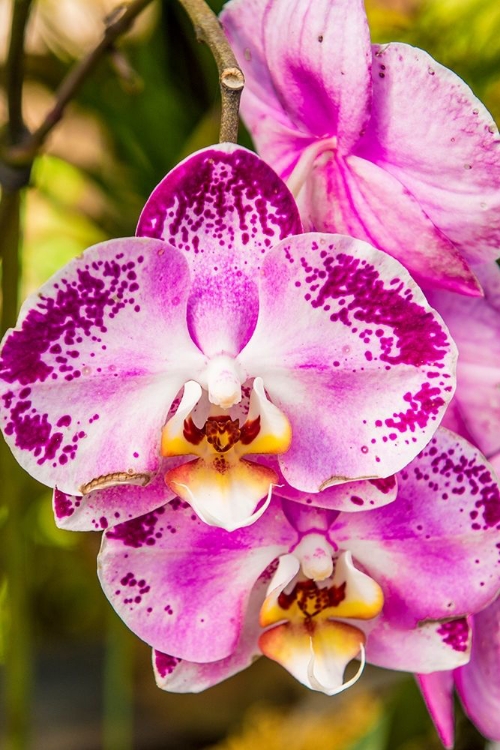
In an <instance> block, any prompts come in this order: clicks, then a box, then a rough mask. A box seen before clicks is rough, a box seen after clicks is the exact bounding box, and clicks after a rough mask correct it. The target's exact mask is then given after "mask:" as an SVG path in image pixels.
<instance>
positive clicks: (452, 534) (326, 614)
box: [99, 429, 500, 695]
mask: <svg viewBox="0 0 500 750" xmlns="http://www.w3.org/2000/svg"><path fill="white" fill-rule="evenodd" d="M398 488H399V489H398V496H397V498H396V500H394V501H393V502H391V503H389V504H387V505H385V506H383V507H379V508H376V509H373V510H368V511H364V510H361V511H359V512H357V513H351V512H347V513H343V512H340V513H339V512H338V511H332V510H328V509H321V508H313V507H307V504H306V503H296V502H294V501H291V500H286V499H282V498H280V497H279V496H278V495H277V494H276V493H275V495H274V497H273V500H272V502H271V504H270V507H269V508H268V511H267V512H266V513H265V514H264V515H263V516H262V517H261V518H259V519H258V520H257V521H256V522H255V523H254V524H253V525H252V526H250V527H248V528H245V529H239V530H238V531H235V532H233V533H231V534H229V533H227V532H226V531H224V530H221V529H216V528H213V527H210V526H207V525H204V524H202V523H200V520H199V518H198V517H197V516H196V514H194V513H193V511H192V509H191V508H190V507H189V505H188V504H187V503H185V502H184V501H181V500H180V499H176V500H174V501H172V502H171V503H169V504H167V505H166V506H164V507H162V508H159V509H157V510H156V511H153V512H152V513H149V514H147V515H145V516H143V517H141V518H138V519H135V520H132V521H127V522H124V523H122V524H119V525H117V526H115V527H114V528H112V529H108V530H107V531H106V532H105V534H104V538H103V545H102V548H101V552H100V555H99V577H100V580H101V584H102V586H103V589H104V591H105V593H106V595H107V597H108V598H109V600H110V601H111V603H112V605H113V607H114V608H115V609H116V611H117V612H118V614H119V615H120V616H121V617H122V618H123V620H124V621H125V623H126V624H127V625H128V626H129V627H130V628H131V629H132V630H133V631H134V632H135V633H136V634H137V635H139V637H141V638H142V639H143V640H144V641H146V642H147V643H148V644H149V645H151V646H152V647H153V648H154V649H155V654H154V663H155V670H156V674H157V679H158V682H159V684H160V686H161V687H164V688H165V689H168V690H175V691H181V692H186V691H198V690H202V689H204V688H205V687H208V686H210V685H211V684H215V683H216V682H218V681H220V680H222V679H224V678H225V677H228V676H230V675H231V674H234V672H236V671H239V670H240V669H242V668H244V667H245V666H247V665H248V664H250V663H251V661H252V660H253V659H254V658H255V657H256V656H258V655H260V654H262V653H264V654H266V655H267V656H269V657H270V658H272V659H274V660H276V661H277V662H279V663H280V664H282V665H283V666H284V667H286V668H287V669H288V670H289V671H290V672H291V673H292V674H293V675H294V676H295V677H296V678H297V679H298V680H299V681H301V682H302V683H304V684H305V685H307V686H308V687H310V688H312V689H315V690H321V691H322V692H325V693H327V694H329V695H332V694H334V693H337V692H339V691H340V690H342V689H344V688H345V687H347V686H348V685H349V684H351V683H352V682H353V681H354V680H355V679H357V678H358V677H359V674H360V672H361V670H362V666H363V663H364V661H365V659H366V660H367V661H369V662H371V663H373V664H377V665H380V666H384V667H389V668H392V669H402V670H406V671H417V672H421V673H430V672H434V671H435V670H450V669H455V668H456V667H459V666H461V665H463V664H466V662H467V661H468V659H469V648H470V632H469V626H468V623H467V615H468V614H470V613H474V612H477V611H479V610H481V609H482V608H483V607H485V606H486V605H488V604H489V603H490V602H491V600H492V599H493V598H494V597H495V595H496V593H497V589H498V577H497V574H496V569H495V566H496V565H497V562H498V547H497V543H498V529H499V528H500V492H499V487H498V483H497V480H496V479H495V478H494V477H493V475H492V473H491V467H490V466H489V465H488V463H487V461H486V460H485V459H484V457H483V456H482V455H481V454H480V453H479V452H478V451H477V449H475V448H474V447H473V446H471V445H470V444H469V443H468V442H467V441H465V440H463V439H462V438H460V437H459V436H457V435H454V434H453V433H451V432H448V431H447V430H444V429H441V430H439V431H438V432H437V433H436V435H435V436H434V437H433V438H432V440H431V441H430V443H429V445H428V446H427V447H426V448H425V449H424V450H423V451H422V452H421V453H420V454H419V456H418V457H417V458H415V459H414V461H412V463H411V464H410V465H409V466H408V467H407V468H406V469H404V470H403V471H401V472H400V473H399V474H398ZM277 492H279V490H277ZM326 492H328V490H326ZM321 494H322V493H320V495H321ZM464 582H467V583H466V585H465V584H464ZM356 657H358V658H360V659H361V666H360V667H359V669H358V671H357V673H356V675H355V677H354V678H352V679H351V680H347V682H345V681H344V676H343V675H344V670H345V667H346V665H347V664H348V663H349V662H350V661H351V660H352V659H353V658H356Z"/></svg>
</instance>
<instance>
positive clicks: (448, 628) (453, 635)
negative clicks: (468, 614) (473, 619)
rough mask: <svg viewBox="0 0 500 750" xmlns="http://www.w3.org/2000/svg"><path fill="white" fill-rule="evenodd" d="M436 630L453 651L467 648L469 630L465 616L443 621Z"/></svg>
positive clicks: (462, 650)
mask: <svg viewBox="0 0 500 750" xmlns="http://www.w3.org/2000/svg"><path fill="white" fill-rule="evenodd" d="M437 632H438V634H439V635H440V636H441V638H442V640H443V643H446V644H447V645H448V646H451V648H452V649H453V650H454V651H461V652H464V651H467V649H468V648H469V641H470V630H469V626H468V624H467V620H466V619H465V617H461V618H460V619H458V620H450V621H449V622H444V623H443V624H442V625H440V627H439V628H438V631H437Z"/></svg>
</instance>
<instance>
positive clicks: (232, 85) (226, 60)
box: [179, 0, 245, 143]
mask: <svg viewBox="0 0 500 750" xmlns="http://www.w3.org/2000/svg"><path fill="white" fill-rule="evenodd" d="M179 2H180V4H181V5H182V7H183V8H184V10H185V11H186V13H187V14H188V16H189V18H190V19H191V22H192V24H193V26H194V30H195V33H196V38H197V39H198V41H199V42H205V44H207V45H208V47H210V51H211V52H212V55H213V56H214V59H215V62H216V64H217V68H218V70H219V82H220V92H221V122H220V132H219V142H220V143H226V142H230V143H237V141H238V121H239V110H240V98H241V92H242V91H243V87H244V86H245V76H244V75H243V71H242V70H241V68H240V66H239V65H238V61H237V60H236V57H235V56H234V53H233V51H232V49H231V47H230V45H229V42H228V41H227V39H226V36H225V34H224V32H223V30H222V27H221V25H220V23H219V19H218V18H217V16H216V15H215V13H214V12H213V11H212V10H211V9H210V8H209V6H208V5H207V3H206V2H205V1H204V0H179Z"/></svg>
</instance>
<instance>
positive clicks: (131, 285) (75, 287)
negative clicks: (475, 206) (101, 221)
mask: <svg viewBox="0 0 500 750" xmlns="http://www.w3.org/2000/svg"><path fill="white" fill-rule="evenodd" d="M300 231H301V225H300V220H299V216H298V212H297V208H296V206H295V203H294V201H293V198H292V196H291V194H290V192H289V191H288V189H287V188H286V186H285V185H284V183H283V182H282V181H281V180H280V179H279V178H278V177H277V175H276V174H275V173H274V172H273V171H272V170H271V169H270V168H269V167H268V166H267V165H266V164H265V163H264V162H262V161H261V160H260V159H259V158H258V157H257V156H256V155H255V154H253V153H251V152H249V151H247V150H245V149H243V148H240V147H238V146H235V145H233V144H223V145H220V146H216V147H213V148H209V149H205V150H203V151H201V152H198V153H197V154H194V155H192V156H190V157H189V158H187V159H186V160H185V161H184V162H182V163H181V164H180V165H178V166H177V167H176V168H175V169H174V170H173V171H172V172H171V173H170V174H169V175H167V177H165V179H164V180H163V181H162V182H161V183H160V185H159V186H158V187H157V188H156V190H155V191H154V192H153V194H152V196H151V197H150V199H149V200H148V202H147V203H146V206H145V208H144V211H143V213H142V216H141V219H140V222H139V229H138V233H139V235H141V236H140V237H137V238H128V239H121V240H112V241H109V242H104V243H101V244H100V245H96V246H94V247H92V248H89V249H88V250H87V251H86V252H85V253H84V254H83V256H82V257H80V258H78V259H76V260H73V261H72V262H70V263H69V264H68V265H67V266H66V267H65V268H64V269H62V270H61V271H60V272H59V273H57V274H56V275H55V276H54V277H53V278H52V279H51V280H50V281H48V282H47V283H46V284H45V285H44V286H43V287H42V288H41V289H40V291H39V292H38V293H37V294H36V295H34V296H33V297H31V298H30V299H29V300H28V301H27V302H26V303H25V305H24V306H23V308H22V311H21V314H20V318H19V322H18V326H17V328H15V329H14V330H12V331H10V332H8V333H7V335H6V337H5V340H4V342H3V349H2V355H1V360H0V381H1V383H2V388H1V392H0V396H1V401H0V403H1V405H2V406H1V414H0V417H1V422H2V427H3V430H4V433H5V436H6V439H7V441H8V442H9V444H10V446H11V447H12V450H13V451H14V454H15V455H16V457H17V459H18V460H19V462H20V463H21V464H22V465H23V466H24V467H25V468H26V469H27V470H28V471H29V472H31V473H32V474H33V475H34V476H35V477H36V478H37V479H39V480H40V481H42V482H44V483H45V484H48V485H49V486H52V487H57V489H58V490H59V492H60V493H62V494H59V495H58V496H57V498H56V504H57V505H58V507H59V510H60V513H59V516H61V514H62V516H63V517H65V518H66V519H67V520H68V521H69V523H70V522H71V516H72V514H71V513H70V512H69V509H70V508H74V507H75V505H76V504H77V503H78V504H79V505H80V506H82V505H85V504H86V502H87V499H88V498H89V497H90V496H93V493H95V492H96V491H99V490H102V489H105V488H108V487H113V486H114V485H119V484H135V485H138V486H140V487H143V486H145V485H147V484H150V483H151V482H153V483H155V482H156V484H154V487H155V491H154V492H152V493H151V494H150V493H143V494H142V497H143V498H148V497H149V502H151V503H152V505H151V506H149V508H148V507H144V505H142V509H141V512H142V513H143V512H145V511H146V510H151V508H152V507H155V505H157V504H158V503H157V499H158V498H157V492H160V487H161V483H162V481H163V479H162V478H158V472H159V471H163V463H162V462H163V460H166V461H167V464H168V466H167V468H166V469H165V473H166V476H165V481H166V483H167V485H168V487H169V490H170V492H171V495H170V497H172V496H173V495H180V496H182V497H183V499H185V500H186V501H187V502H189V503H190V504H191V505H192V507H193V508H194V509H195V511H196V513H197V514H198V515H199V516H200V517H201V518H202V519H204V520H205V521H207V522H208V523H211V524H215V525H220V526H222V527H224V528H226V529H228V530H231V529H235V528H238V527H240V526H243V525H245V524H249V523H252V522H253V521H255V520H256V519H257V518H258V516H259V515H260V514H261V513H262V512H263V511H264V509H265V507H266V505H268V504H269V502H270V499H271V491H272V487H273V486H274V485H275V484H276V483H277V481H278V475H277V473H276V472H275V471H274V470H272V469H271V468H270V467H269V466H266V465H264V464H263V463H258V462H255V461H248V460H247V459H246V458H244V456H246V455H247V454H248V455H251V454H272V455H275V454H279V462H280V467H281V472H282V473H283V475H284V476H285V478H286V479H287V481H288V482H290V484H292V485H293V486H295V487H297V488H299V489H301V490H304V491H306V492H312V493H315V492H319V491H320V490H321V489H322V488H324V487H327V486H329V485H335V484H339V483H343V482H346V481H349V480H356V479H364V480H365V479H371V478H380V477H387V476H389V475H392V474H394V473H395V472H396V471H398V470H399V469H401V468H402V467H403V466H405V465H406V464H407V463H408V462H409V461H410V460H411V459H412V458H413V457H414V456H415V455H416V453H417V452H418V451H419V450H420V449H421V448H422V447H423V446H424V445H425V444H426V443H427V442H428V440H429V439H430V437H431V436H432V435H433V433H434V431H435V430H436V427H437V425H438V424H439V421H440V419H441V417H442V415H443V413H444V410H445V408H446V404H447V402H448V401H449V400H450V398H451V397H452V394H453V387H454V377H453V376H454V362H455V356H456V353H455V348H454V344H453V342H452V341H451V339H450V338H449V336H448V334H447V331H446V328H445V327H444V326H443V324H442V321H441V319H440V318H439V316H436V315H435V314H434V312H433V311H431V310H430V308H429V306H428V304H427V301H426V300H425V298H424V296H423V295H422V293H421V291H420V290H419V288H418V287H417V286H416V284H415V283H414V282H413V280H412V279H411V277H410V276H409V275H408V273H407V272H406V271H405V269H404V268H403V267H402V266H401V265H400V264H399V263H398V262H397V261H395V260H393V259H392V258H390V257H389V256H387V255H385V254H383V253H381V252H380V251H378V250H375V249H374V248H373V247H371V246H369V245H367V244H366V243H364V242H361V241H359V240H354V239H351V238H348V237H343V236H338V235H326V234H318V233H311V234H298V233H299V232H300ZM176 398H177V400H176ZM174 402H175V407H174V409H173V410H172V408H171V407H172V405H173V404H174ZM189 455H191V456H195V458H194V459H193V460H191V461H189V462H187V461H186V459H185V457H186V456H189ZM179 456H180V457H181V458H179ZM169 462H173V463H169ZM179 464H180V465H179ZM111 494H112V495H113V497H114V500H113V504H114V511H113V514H108V515H114V518H115V520H116V513H120V506H121V504H122V503H123V505H122V506H121V510H122V511H124V515H122V516H121V519H122V520H123V519H124V518H127V517H129V516H130V514H131V513H133V514H136V513H137V512H138V511H139V507H138V503H139V504H140V503H141V500H140V498H139V495H140V494H141V493H139V495H136V494H135V493H134V491H133V490H132V491H131V490H130V488H129V490H128V491H127V492H124V493H123V494H121V493H114V494H113V493H111ZM75 498H77V499H75ZM151 498H153V500H152V499H151ZM167 499H168V498H167ZM129 501H130V505H129V506H127V503H128V502H129ZM145 502H148V501H147V500H146V501H145ZM98 504H99V503H98V502H97V505H98ZM94 511H95V507H94V509H93V510H92V512H91V514H90V515H91V517H92V518H91V520H92V521H94V522H95V523H97V524H98V525H99V521H98V520H97V521H96V517H95V512H94ZM127 514H128V515H127ZM77 516H79V517H80V518H81V514H76V515H75V516H74V517H75V519H76V518H77ZM87 520H88V519H87ZM109 520H110V518H109V517H107V518H106V519H105V521H106V522H108V523H109ZM94 525H95V524H94ZM100 525H101V526H105V525H106V524H105V523H104V522H103V523H101V524H100Z"/></svg>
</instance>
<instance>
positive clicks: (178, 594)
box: [98, 499, 297, 662]
mask: <svg viewBox="0 0 500 750" xmlns="http://www.w3.org/2000/svg"><path fill="white" fill-rule="evenodd" d="M296 539H297V534H296V532H295V531H294V530H293V529H292V527H291V526H290V525H289V524H287V523H286V522H285V521H284V518H283V515H282V513H281V510H280V508H279V504H278V505H275V506H273V509H272V511H269V512H268V513H265V514H264V515H263V516H262V518H260V519H258V520H257V521H256V522H255V523H254V524H252V526H249V527H248V528H246V529H241V530H236V531H233V532H231V533H229V532H227V531H223V530H222V529H219V528H214V527H212V526H209V525H207V524H205V523H203V522H202V521H200V519H199V518H198V517H197V516H196V514H195V513H194V512H193V510H192V509H191V508H190V507H189V506H188V505H187V504H186V503H184V502H182V501H181V500H178V499H177V500H173V501H172V502H171V503H169V504H168V505H166V506H164V507H163V508H159V509H157V510H155V511H153V512H152V513H149V514H147V515H145V516H142V517H141V518H138V519H135V520H132V521H128V522H126V523H122V524H119V525H118V526H115V527H114V528H113V529H108V530H107V532H106V533H105V534H104V538H103V544H102V548H101V552H100V555H99V561H98V572H99V579H100V581H101V585H102V587H103V590H104V593H105V594H106V596H107V597H108V599H109V600H110V602H111V604H112V605H113V607H114V608H115V610H116V611H117V613H118V614H119V615H120V617H122V618H123V620H124V621H125V623H126V625H127V626H128V627H129V628H130V629H131V630H132V631H133V632H134V633H136V634H137V635H138V636H139V637H140V638H142V639H143V640H144V641H146V643H148V644H149V645H150V646H152V647H153V648H155V649H157V650H158V651H162V652H163V653H165V654H174V655H175V656H176V657H178V658H181V659H186V660H187V661H194V662H215V661H219V660H221V659H225V658H226V657H228V656H230V654H232V653H233V652H234V649H235V648H236V645H237V643H238V639H239V637H240V633H241V630H242V627H243V622H244V618H245V612H246V608H247V605H248V601H249V597H250V593H251V591H252V589H253V587H254V584H255V582H256V581H257V579H258V578H259V577H260V575H261V574H262V573H263V572H264V571H265V570H266V568H267V567H268V565H269V564H270V563H271V562H272V561H273V560H274V559H275V558H277V557H279V555H281V554H283V553H285V552H286V551H287V550H288V548H289V547H290V546H291V545H293V544H294V543H295V542H296Z"/></svg>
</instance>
